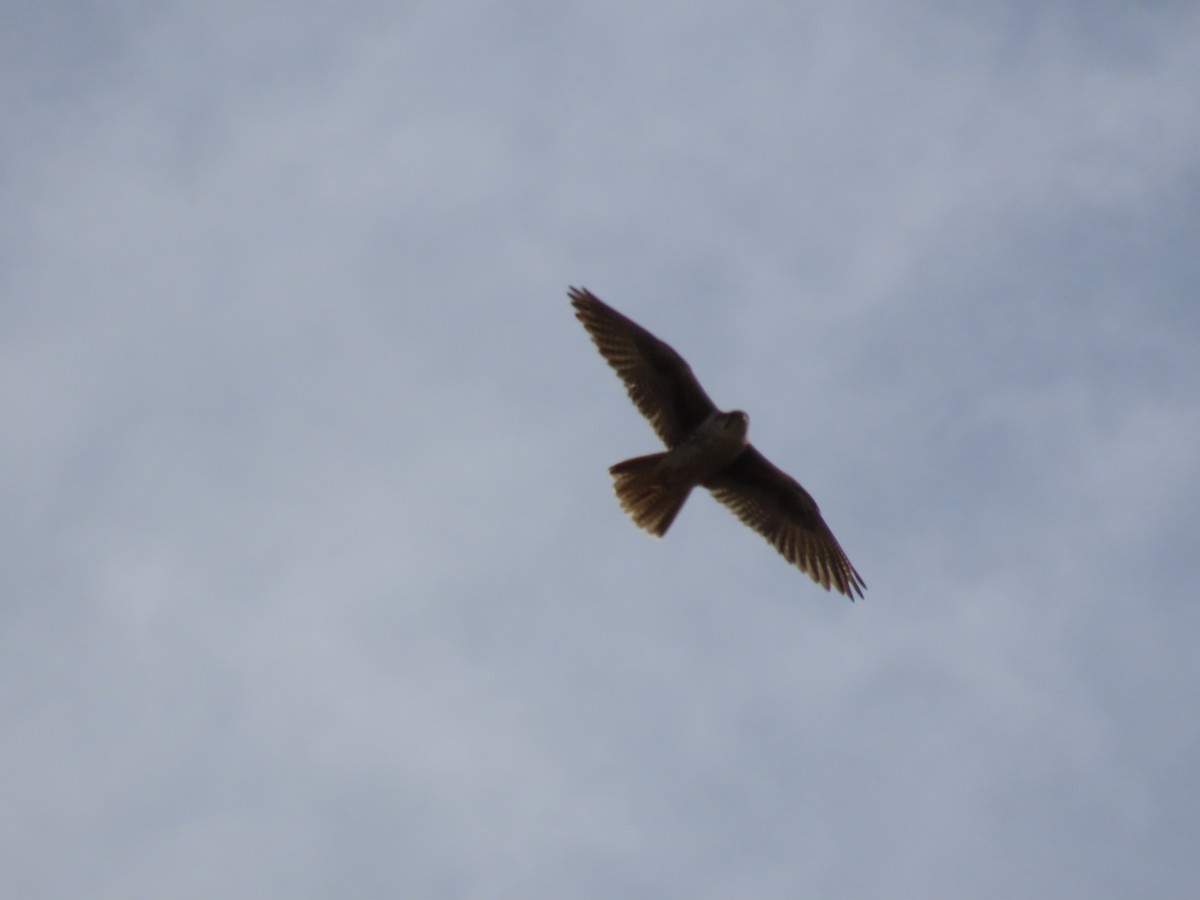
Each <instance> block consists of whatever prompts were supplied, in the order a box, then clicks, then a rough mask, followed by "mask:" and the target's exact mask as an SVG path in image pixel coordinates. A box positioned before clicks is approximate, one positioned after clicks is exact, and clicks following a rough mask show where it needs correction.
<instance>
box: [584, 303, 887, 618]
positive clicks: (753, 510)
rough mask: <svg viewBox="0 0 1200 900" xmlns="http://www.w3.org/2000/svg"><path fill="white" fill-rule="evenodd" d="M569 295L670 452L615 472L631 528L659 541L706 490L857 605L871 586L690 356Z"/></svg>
mask: <svg viewBox="0 0 1200 900" xmlns="http://www.w3.org/2000/svg"><path fill="white" fill-rule="evenodd" d="M569 296H570V298H571V303H572V304H573V305H574V307H575V315H576V317H577V318H578V319H579V320H580V321H581V322H582V323H583V325H584V327H585V328H586V329H587V330H588V333H589V334H590V335H591V336H592V340H593V341H595V343H596V346H597V347H598V348H599V350H600V353H601V355H603V356H604V358H605V359H607V360H608V362H609V364H610V365H612V367H613V368H614V369H616V371H617V374H618V375H620V376H621V379H622V380H623V381H624V382H625V387H626V389H627V390H628V392H629V396H630V399H631V400H633V402H634V404H635V405H636V406H637V407H638V409H639V410H640V411H641V412H642V414H643V415H644V416H645V417H646V418H647V419H649V420H650V424H651V425H652V426H653V427H654V430H655V431H656V432H658V435H659V437H660V438H662V440H663V443H664V444H666V445H667V450H666V451H665V452H662V453H652V454H649V455H647V456H637V457H634V458H632V459H627V460H625V461H624V462H619V463H617V464H616V465H614V466H612V467H611V468H610V469H609V472H610V473H611V474H612V476H613V487H614V489H615V490H616V494H617V498H618V500H620V502H621V507H622V508H623V509H624V510H625V511H626V512H627V513H628V514H629V515H630V517H631V518H632V519H633V521H634V522H635V523H636V524H637V525H638V526H639V527H641V528H644V529H646V530H647V531H649V532H650V533H652V534H655V535H657V536H659V537H661V536H662V535H664V534H666V532H667V529H668V528H670V527H671V523H672V522H673V521H674V520H675V516H676V515H677V514H678V513H679V510H680V509H681V508H682V507H683V503H684V501H685V500H687V497H688V494H689V493H690V492H691V490H692V488H694V487H696V486H697V485H702V486H703V487H706V488H708V489H709V490H710V491H711V492H712V494H713V496H714V497H716V498H717V499H718V500H719V501H721V502H722V503H724V504H725V505H726V506H728V507H729V508H730V509H731V510H733V512H734V513H735V514H736V515H737V516H738V518H740V519H741V520H742V521H743V522H744V523H746V524H747V525H749V526H750V527H751V528H753V529H755V530H756V531H758V532H759V533H760V534H762V535H763V536H764V537H765V538H766V539H767V540H768V541H770V542H771V543H772V544H773V545H774V546H775V548H776V549H777V550H779V552H780V553H782V554H783V555H784V557H785V558H786V559H787V560H788V561H789V562H791V563H793V564H795V565H796V566H798V567H799V568H800V569H802V570H803V571H805V572H807V573H808V574H809V575H810V576H812V578H813V580H814V581H816V582H818V583H819V584H821V585H822V586H823V587H825V588H826V589H827V590H828V589H829V588H830V587H831V586H832V587H834V588H836V589H837V590H838V591H840V592H841V593H843V594H845V595H846V596H848V597H849V598H850V599H851V600H853V599H854V596H855V594H857V595H858V596H859V597H861V596H862V591H863V588H865V587H866V584H865V582H863V580H862V578H861V577H860V576H859V574H858V572H857V571H855V569H854V566H852V565H851V564H850V560H849V559H847V558H846V554H845V553H843V552H842V548H841V547H840V546H839V545H838V542H837V540H836V538H834V536H833V532H832V531H830V530H829V526H827V525H826V524H825V520H824V519H822V518H821V513H820V510H819V509H818V507H817V504H816V501H814V500H813V498H812V497H811V496H810V495H809V493H808V492H807V491H806V490H804V488H802V487H801V486H800V485H799V484H798V483H797V482H796V481H795V480H794V479H793V478H791V477H790V476H788V475H787V474H785V473H784V472H782V471H780V470H779V469H777V468H776V467H775V466H773V465H772V464H771V463H770V462H768V461H767V459H766V457H764V456H763V455H762V454H761V453H759V452H758V450H756V449H755V448H754V446H753V445H751V444H749V443H748V442H747V440H746V433H747V430H748V427H749V419H748V417H747V416H746V414H745V413H744V412H741V411H739V410H735V411H733V412H721V411H720V410H718V409H717V407H716V404H714V403H713V402H712V400H711V399H709V397H708V395H707V394H706V393H705V392H704V389H703V388H702V387H701V386H700V383H699V381H697V380H696V376H695V375H693V374H692V370H691V367H690V366H688V364H687V363H686V362H685V361H684V359H683V357H681V356H680V355H679V354H678V353H676V352H675V350H674V349H672V348H671V347H670V346H669V345H668V344H666V343H665V342H663V341H661V340H659V339H658V338H656V337H655V336H654V335H652V334H651V333H650V332H648V331H646V329H644V328H642V327H641V326H640V325H638V324H637V323H635V322H634V321H632V320H631V319H628V318H626V317H625V316H623V315H621V314H620V313H619V312H617V311H616V310H615V309H613V308H612V307H610V306H608V305H607V304H605V303H603V302H602V301H601V300H600V299H599V298H598V297H596V296H595V295H594V294H593V293H591V292H590V291H588V290H586V289H579V288H571V290H570V293H569Z"/></svg>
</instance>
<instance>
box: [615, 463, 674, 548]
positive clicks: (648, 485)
mask: <svg viewBox="0 0 1200 900" xmlns="http://www.w3.org/2000/svg"><path fill="white" fill-rule="evenodd" d="M666 455H667V454H666V453H651V454H650V455H649V456H635V457H634V458H633V459H627V460H625V461H624V462H619V463H617V464H616V465H615V466H611V467H610V468H609V470H608V471H609V474H611V475H612V477H613V490H615V491H616V492H617V499H618V500H620V501H621V508H622V509H623V510H625V512H627V513H629V515H630V517H631V518H632V519H633V521H634V522H635V523H637V526H638V527H639V528H645V529H646V530H647V531H649V532H650V533H651V534H653V535H657V536H658V537H662V536H663V535H664V534H666V533H667V529H668V528H670V527H671V523H672V522H674V521H675V516H677V515H678V514H679V510H681V509H682V508H683V502H684V501H685V500H687V498H688V494H690V493H691V491H692V485H691V484H689V483H688V482H686V481H684V482H682V483H672V481H673V479H672V478H670V476H669V473H664V472H663V471H662V470H661V469H660V467H659V463H660V462H662V460H663V459H664V458H665V457H666Z"/></svg>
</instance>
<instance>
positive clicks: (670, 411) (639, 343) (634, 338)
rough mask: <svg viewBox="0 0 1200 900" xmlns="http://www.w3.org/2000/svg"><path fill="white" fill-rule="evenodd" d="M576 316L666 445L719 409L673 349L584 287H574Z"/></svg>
mask: <svg viewBox="0 0 1200 900" xmlns="http://www.w3.org/2000/svg"><path fill="white" fill-rule="evenodd" d="M568 296H569V297H570V298H571V304H572V305H573V306H574V307H575V316H576V318H578V319H579V321H580V322H582V323H583V326H584V328H586V329H587V331H588V334H590V335H591V337H592V340H593V341H594V342H595V344H596V347H597V348H598V349H599V350H600V353H601V355H602V356H603V357H604V358H605V359H606V360H608V364H609V365H610V366H612V367H613V368H614V369H615V370H616V372H617V374H618V375H620V376H621V380H622V381H623V382H625V389H626V390H627V391H628V392H629V399H631V400H632V401H633V403H634V405H635V406H637V408H638V410H639V411H640V412H641V414H642V415H643V416H645V417H646V418H647V419H648V420H649V421H650V424H651V426H653V428H654V430H655V432H657V434H658V436H659V437H660V438H661V439H662V441H663V443H665V444H666V445H667V446H668V447H674V446H675V445H676V444H678V443H679V442H680V441H681V440H683V438H684V436H685V435H687V434H688V432H690V431H691V430H692V429H693V428H695V427H696V426H697V425H699V424H700V423H701V422H703V421H704V420H705V419H706V418H708V416H709V414H710V413H712V412H713V411H714V410H716V408H717V407H716V405H715V404H714V403H713V402H712V400H711V399H709V396H708V394H706V393H705V392H704V388H702V387H701V386H700V382H699V381H697V380H696V376H695V375H693V374H692V369H691V366H689V365H688V364H687V363H686V362H685V361H684V359H683V357H682V356H680V355H679V354H678V353H676V352H675V350H674V349H672V348H671V346H670V345H668V344H667V343H666V342H665V341H661V340H659V339H658V338H656V337H655V336H654V335H652V334H651V333H650V332H649V331H647V330H646V329H645V328H642V326H640V325H638V324H637V323H636V322H634V321H633V320H631V319H628V318H626V317H625V316H623V315H621V314H620V313H619V312H617V311H616V310H615V309H613V308H612V307H611V306H609V305H608V304H606V303H604V302H603V301H601V300H600V299H599V298H598V297H597V296H596V295H595V294H593V293H592V292H591V291H589V290H587V289H586V288H575V287H573V288H571V289H570V291H569V293H568Z"/></svg>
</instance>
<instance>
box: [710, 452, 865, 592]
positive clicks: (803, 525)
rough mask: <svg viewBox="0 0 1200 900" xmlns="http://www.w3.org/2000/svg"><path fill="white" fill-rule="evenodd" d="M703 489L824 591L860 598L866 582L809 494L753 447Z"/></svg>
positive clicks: (711, 479)
mask: <svg viewBox="0 0 1200 900" xmlns="http://www.w3.org/2000/svg"><path fill="white" fill-rule="evenodd" d="M704 486H705V487H706V488H708V489H709V490H710V491H712V494H713V496H714V497H716V498H717V499H718V500H720V501H721V502H722V503H724V504H725V505H726V506H728V507H729V508H730V509H731V510H732V511H733V513H734V514H735V515H736V516H737V517H738V518H739V519H741V520H742V522H744V523H745V524H746V525H749V526H750V527H751V528H753V529H754V530H755V531H757V532H758V533H759V534H761V535H762V536H763V537H765V538H766V539H767V540H768V541H770V543H771V544H772V545H773V546H774V547H775V549H776V550H778V551H779V552H780V553H781V554H782V555H783V557H784V559H786V560H787V561H788V562H790V563H791V564H792V565H794V566H796V567H797V568H799V569H800V570H801V571H802V572H807V573H808V575H809V576H810V577H811V578H812V580H813V581H815V582H817V584H819V585H821V587H823V588H825V590H829V589H830V587H833V588H835V589H837V590H838V591H839V592H841V593H843V594H845V595H846V596H847V597H849V598H850V599H851V600H853V599H854V597H855V595H856V594H857V595H858V596H859V597H860V598H861V597H862V595H863V590H864V589H865V588H866V586H867V584H866V582H865V581H863V580H862V576H860V575H859V574H858V572H857V571H856V570H855V568H854V566H853V565H851V564H850V560H849V559H848V558H847V557H846V554H845V553H844V552H843V551H842V548H841V545H840V544H838V542H837V538H835V537H834V536H833V532H832V531H830V529H829V526H828V525H826V524H825V520H824V519H823V518H821V510H820V509H819V508H818V507H817V502H816V501H815V500H813V498H812V495H810V494H809V493H808V491H806V490H805V489H804V488H802V487H801V486H800V484H799V483H798V482H797V481H796V480H795V479H794V478H792V477H791V476H790V475H788V474H787V473H786V472H783V471H782V470H780V469H778V468H777V467H775V466H774V465H772V464H771V463H770V462H769V461H768V460H767V458H766V457H765V456H763V455H762V454H761V453H759V452H758V450H756V449H755V448H754V447H753V446H751V445H749V444H747V445H746V449H745V450H743V451H742V454H741V455H740V456H739V457H738V458H737V459H735V460H734V461H733V462H732V463H730V464H729V466H727V467H726V468H725V469H724V470H722V472H721V473H720V474H719V475H716V476H714V477H713V478H710V479H709V480H708V481H706V482H704Z"/></svg>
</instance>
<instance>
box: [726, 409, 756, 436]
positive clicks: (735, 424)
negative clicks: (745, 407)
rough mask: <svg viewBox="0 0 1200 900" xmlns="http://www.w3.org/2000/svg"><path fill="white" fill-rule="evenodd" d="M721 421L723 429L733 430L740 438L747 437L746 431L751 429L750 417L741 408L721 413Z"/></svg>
mask: <svg viewBox="0 0 1200 900" xmlns="http://www.w3.org/2000/svg"><path fill="white" fill-rule="evenodd" d="M720 422H721V428H722V429H724V430H725V431H729V432H732V433H733V434H736V435H737V436H738V437H740V438H745V437H746V432H748V431H749V430H750V417H749V416H748V415H746V414H745V413H744V412H742V411H741V410H740V409H735V410H733V411H732V412H727V413H721V419H720Z"/></svg>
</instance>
